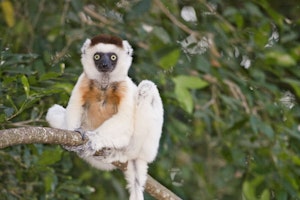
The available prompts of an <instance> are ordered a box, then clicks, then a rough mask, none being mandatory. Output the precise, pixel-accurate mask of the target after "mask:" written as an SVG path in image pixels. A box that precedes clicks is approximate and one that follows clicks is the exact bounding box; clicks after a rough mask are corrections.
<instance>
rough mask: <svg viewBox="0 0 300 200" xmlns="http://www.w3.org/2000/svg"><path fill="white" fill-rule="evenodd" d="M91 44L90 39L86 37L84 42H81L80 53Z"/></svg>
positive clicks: (83, 52)
mask: <svg viewBox="0 0 300 200" xmlns="http://www.w3.org/2000/svg"><path fill="white" fill-rule="evenodd" d="M90 45H91V40H90V39H86V40H85V42H84V43H83V45H82V47H81V53H82V54H85V51H86V49H87V48H88V47H89V46H90Z"/></svg>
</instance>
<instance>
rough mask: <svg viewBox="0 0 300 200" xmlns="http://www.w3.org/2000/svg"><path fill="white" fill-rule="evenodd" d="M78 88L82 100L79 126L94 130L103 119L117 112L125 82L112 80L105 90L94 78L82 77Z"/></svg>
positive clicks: (123, 92) (124, 89)
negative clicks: (82, 110)
mask: <svg viewBox="0 0 300 200" xmlns="http://www.w3.org/2000/svg"><path fill="white" fill-rule="evenodd" d="M82 83H83V84H82V86H81V88H80V90H81V92H82V93H81V94H82V101H83V108H84V112H83V116H82V122H81V127H82V128H83V129H85V130H95V129H96V128H98V127H99V126H100V125H101V124H102V123H103V122H104V121H106V120H107V119H109V118H111V117H112V116H113V115H114V114H116V113H117V112H118V108H119V105H120V102H121V101H122V98H123V97H124V95H125V93H126V89H127V88H126V84H125V82H113V83H110V84H109V85H108V87H107V88H106V89H105V90H102V89H101V88H100V87H99V84H98V83H97V82H95V81H94V80H89V79H87V78H86V79H84V80H83V82H82Z"/></svg>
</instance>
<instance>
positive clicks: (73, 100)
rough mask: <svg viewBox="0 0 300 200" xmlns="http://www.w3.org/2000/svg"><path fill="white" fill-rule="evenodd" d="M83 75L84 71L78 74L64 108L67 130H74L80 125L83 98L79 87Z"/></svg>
mask: <svg viewBox="0 0 300 200" xmlns="http://www.w3.org/2000/svg"><path fill="white" fill-rule="evenodd" d="M84 76H85V75H84V73H82V74H81V75H80V76H79V78H78V81H77V83H76V85H75V86H74V89H73V91H72V94H71V97H70V100H69V103H68V106H67V108H66V125H67V129H68V130H76V129H78V128H80V126H81V119H82V114H83V100H82V93H81V91H80V87H81V85H82V82H83V79H84Z"/></svg>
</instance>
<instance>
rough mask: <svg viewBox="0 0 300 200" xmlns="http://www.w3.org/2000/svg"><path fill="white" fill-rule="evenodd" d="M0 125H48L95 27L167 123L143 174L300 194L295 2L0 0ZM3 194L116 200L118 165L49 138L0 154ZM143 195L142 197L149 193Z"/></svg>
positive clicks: (259, 193) (266, 194) (212, 190)
mask: <svg viewBox="0 0 300 200" xmlns="http://www.w3.org/2000/svg"><path fill="white" fill-rule="evenodd" d="M0 3H1V13H0V16H1V17H0V24H1V26H0V51H1V54H0V95H1V98H0V126H1V129H6V128H11V127H20V126H47V123H46V122H45V119H44V116H45V113H46V111H47V109H48V108H49V107H50V106H51V105H52V104H54V103H58V104H62V105H64V106H65V105H66V104H67V102H68V98H69V96H70V92H71V90H72V88H73V86H74V84H75V82H76V79H77V77H78V76H79V74H80V73H81V71H82V66H81V63H80V47H81V45H82V43H83V42H84V40H85V39H86V38H91V37H93V36H95V35H97V34H99V33H107V34H114V35H118V36H121V37H122V38H124V39H127V40H128V41H129V42H130V43H131V44H132V45H133V47H134V49H135V53H134V63H133V66H132V68H131V70H130V76H131V77H132V79H133V80H134V81H135V82H137V83H138V82H140V81H141V80H143V79H151V80H153V81H154V82H155V83H156V84H157V85H158V87H159V89H160V91H161V96H162V98H163V101H164V107H165V124H164V131H163V136H162V139H161V146H160V151H159V155H158V158H157V160H156V161H155V162H154V163H153V164H151V166H150V169H149V173H150V174H151V175H152V176H153V177H155V178H156V179H157V180H158V181H160V182H161V183H162V184H164V185H166V186H167V187H168V188H169V189H171V190H172V191H174V192H175V193H177V194H178V195H179V196H180V197H182V198H183V199H228V200H229V199H230V200H231V199H243V200H253V199H261V200H267V199H278V200H287V199H299V198H300V181H299V180H300V142H299V140H300V121H299V119H300V110H299V109H300V107H299V98H300V15H299V13H300V5H299V2H298V1H297V0H289V1H280V0H274V1H268V0H250V1H242V0H229V1H222V0H207V1H205V0H177V1H176V0H168V1H167V0H163V1H159V0H152V1H151V0H133V1H128V0H112V1H111V0H102V1H80V0H65V1H55V2H53V1H46V0H28V1H17V0H1V1H0ZM0 154H1V156H0V180H1V181H0V193H1V199H125V198H126V197H127V192H126V190H125V182H124V178H123V175H122V173H121V172H119V171H114V172H103V171H98V170H95V169H93V168H91V167H90V166H89V165H87V164H86V163H84V162H83V161H82V160H79V159H78V158H77V157H76V155H74V154H72V153H68V152H66V151H64V150H62V149H61V148H60V147H59V146H53V145H52V146H48V145H21V146H14V147H11V148H7V149H4V150H1V151H0ZM147 199H152V198H151V197H149V196H147Z"/></svg>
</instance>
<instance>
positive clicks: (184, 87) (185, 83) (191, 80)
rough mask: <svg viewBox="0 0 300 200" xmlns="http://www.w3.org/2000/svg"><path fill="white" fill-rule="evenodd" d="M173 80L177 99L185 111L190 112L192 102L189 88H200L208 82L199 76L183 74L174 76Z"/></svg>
mask: <svg viewBox="0 0 300 200" xmlns="http://www.w3.org/2000/svg"><path fill="white" fill-rule="evenodd" d="M173 81H174V83H175V95H176V98H177V101H178V102H179V103H180V105H181V106H182V108H183V109H184V110H185V111H186V112H188V113H192V111H193V108H194V103H193V97H192V95H191V92H190V91H189V89H201V88H204V87H206V86H207V85H208V83H207V82H206V81H204V80H202V79H201V78H199V77H194V76H185V75H181V76H177V77H174V78H173Z"/></svg>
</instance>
